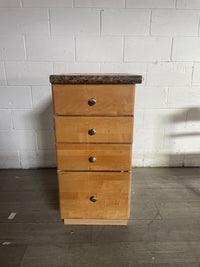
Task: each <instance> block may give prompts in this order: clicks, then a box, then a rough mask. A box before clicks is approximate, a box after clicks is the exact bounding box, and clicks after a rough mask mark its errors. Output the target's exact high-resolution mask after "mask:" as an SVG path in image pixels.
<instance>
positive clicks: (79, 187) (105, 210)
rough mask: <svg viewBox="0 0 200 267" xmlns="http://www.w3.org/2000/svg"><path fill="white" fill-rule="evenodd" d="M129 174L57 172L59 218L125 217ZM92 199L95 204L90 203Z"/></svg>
mask: <svg viewBox="0 0 200 267" xmlns="http://www.w3.org/2000/svg"><path fill="white" fill-rule="evenodd" d="M130 176H131V175H130V173H129V172H59V171H58V181H59V196H60V214H61V218H63V219H67V218H68V219H70V218H71V219H124V220H127V219H128V218H129V201H130V196H129V193H130ZM91 196H95V197H96V198H97V201H96V202H92V201H90V197H91Z"/></svg>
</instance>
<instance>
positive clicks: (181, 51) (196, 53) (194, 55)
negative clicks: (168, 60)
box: [172, 37, 200, 61]
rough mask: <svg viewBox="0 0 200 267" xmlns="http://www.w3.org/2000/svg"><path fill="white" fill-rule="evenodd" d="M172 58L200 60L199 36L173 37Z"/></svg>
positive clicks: (175, 59) (176, 59) (177, 59)
mask: <svg viewBox="0 0 200 267" xmlns="http://www.w3.org/2000/svg"><path fill="white" fill-rule="evenodd" d="M172 59H173V60H174V61H200V37H177V38H174V43H173V53H172Z"/></svg>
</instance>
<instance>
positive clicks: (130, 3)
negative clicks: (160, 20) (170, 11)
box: [126, 0, 175, 8]
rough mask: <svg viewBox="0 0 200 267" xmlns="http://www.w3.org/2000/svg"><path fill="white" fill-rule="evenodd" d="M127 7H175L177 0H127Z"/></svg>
mask: <svg viewBox="0 0 200 267" xmlns="http://www.w3.org/2000/svg"><path fill="white" fill-rule="evenodd" d="M126 7H127V8H129V7H130V8H174V7H175V0H127V1H126Z"/></svg>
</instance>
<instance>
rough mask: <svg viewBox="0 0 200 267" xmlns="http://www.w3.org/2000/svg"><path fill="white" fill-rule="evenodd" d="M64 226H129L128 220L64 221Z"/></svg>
mask: <svg viewBox="0 0 200 267" xmlns="http://www.w3.org/2000/svg"><path fill="white" fill-rule="evenodd" d="M64 224H87V225H127V224H128V220H104V219H64Z"/></svg>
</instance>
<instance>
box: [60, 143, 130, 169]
mask: <svg viewBox="0 0 200 267" xmlns="http://www.w3.org/2000/svg"><path fill="white" fill-rule="evenodd" d="M56 148H57V165H58V170H112V171H121V170H124V171H130V170H131V153H132V145H129V144H128V145H126V144H117V145H113V144H108V145H105V144H56ZM90 157H95V158H96V161H95V162H90V161H89V158H90Z"/></svg>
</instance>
